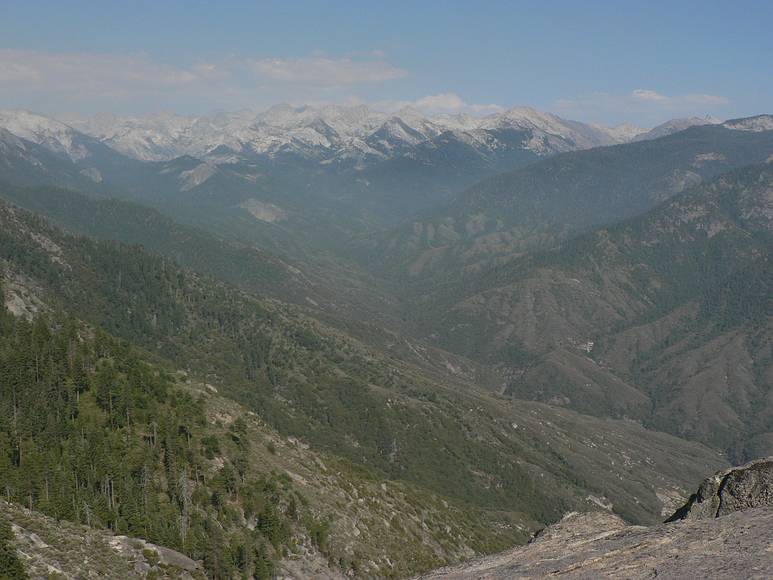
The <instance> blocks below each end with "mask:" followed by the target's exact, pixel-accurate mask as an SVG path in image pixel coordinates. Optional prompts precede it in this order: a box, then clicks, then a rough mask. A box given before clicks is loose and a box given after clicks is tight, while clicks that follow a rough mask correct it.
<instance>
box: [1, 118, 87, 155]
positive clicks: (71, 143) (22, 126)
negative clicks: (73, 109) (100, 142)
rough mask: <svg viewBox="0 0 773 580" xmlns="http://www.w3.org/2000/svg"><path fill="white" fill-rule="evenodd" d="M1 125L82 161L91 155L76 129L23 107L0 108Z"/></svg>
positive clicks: (32, 140) (18, 135) (47, 147)
mask: <svg viewBox="0 0 773 580" xmlns="http://www.w3.org/2000/svg"><path fill="white" fill-rule="evenodd" d="M0 127H2V128H4V129H6V130H7V131H9V132H10V133H12V134H13V135H15V136H16V137H20V138H22V139H26V140H27V141H31V142H32V143H35V144H37V145H41V146H43V147H45V148H46V149H49V150H50V151H53V152H54V153H58V154H62V155H66V156H67V157H69V158H70V159H71V160H72V161H80V160H82V159H85V158H87V157H89V156H90V155H91V152H90V151H89V149H88V147H86V145H85V143H84V142H83V139H82V138H79V137H82V136H81V135H80V134H79V133H78V132H77V131H76V130H74V129H73V128H72V127H70V126H69V125H65V124H64V123H62V122H61V121H57V120H55V119H51V118H50V117H46V116H44V115H39V114H37V113H32V112H30V111H26V110H21V109H4V110H0Z"/></svg>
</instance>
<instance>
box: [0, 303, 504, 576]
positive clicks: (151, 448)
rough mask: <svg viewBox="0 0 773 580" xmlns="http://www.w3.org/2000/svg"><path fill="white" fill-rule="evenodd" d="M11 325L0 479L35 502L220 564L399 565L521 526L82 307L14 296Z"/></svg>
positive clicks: (4, 316) (365, 569)
mask: <svg viewBox="0 0 773 580" xmlns="http://www.w3.org/2000/svg"><path fill="white" fill-rule="evenodd" d="M0 337H2V347H0V372H2V373H3V376H4V377H7V380H6V381H4V383H3V389H2V392H0V396H2V410H3V412H2V415H0V442H1V443H0V465H1V466H2V469H1V470H0V486H1V487H2V491H3V498H4V499H5V500H6V501H11V502H14V503H15V504H17V505H20V506H24V507H26V508H27V509H29V510H32V511H35V512H41V513H43V514H47V515H48V516H51V517H53V518H55V519H57V520H68V521H72V522H80V523H82V524H85V525H88V526H89V527H90V528H94V529H100V528H105V529H108V530H110V531H112V532H113V533H114V534H121V535H129V536H137V537H140V538H143V539H145V540H148V541H151V542H154V543H156V544H159V545H162V546H164V547H167V548H172V549H175V550H179V551H181V552H183V553H185V554H187V555H188V556H190V557H191V558H193V559H194V560H197V561H200V562H201V567H202V569H203V571H204V572H205V573H206V574H207V575H208V576H209V577H212V578H231V577H233V576H235V575H243V574H247V575H249V574H252V575H254V576H255V577H257V578H271V577H273V576H274V574H275V573H276V572H278V571H282V570H284V569H287V570H293V571H294V573H300V574H301V575H302V576H303V575H306V574H308V575H314V574H316V573H318V571H316V569H315V568H313V566H318V567H319V568H320V570H321V571H323V572H324V573H325V574H326V575H330V576H331V577H332V576H337V575H340V574H343V573H346V572H348V571H356V572H358V573H361V574H365V575H380V576H394V575H397V576H401V575H405V574H406V573H409V572H411V571H415V570H420V569H425V568H428V567H431V566H433V565H438V564H439V563H442V562H444V561H453V560H456V559H459V558H462V557H465V556H467V555H470V554H473V553H479V552H485V551H489V550H491V549H493V548H494V547H495V546H502V545H506V544H508V543H510V542H512V541H513V540H512V538H513V537H514V536H516V535H517V530H515V529H513V530H512V531H510V532H504V531H502V532H500V533H499V534H497V533H495V532H493V531H492V530H491V527H490V526H489V525H487V524H486V520H485V518H484V516H482V515H481V514H480V512H478V511H475V510H471V509H469V508H459V507H456V506H454V505H450V504H449V503H448V502H447V501H442V500H441V499H440V498H439V497H437V496H435V495H432V494H430V493H427V492H425V491H423V490H421V489H418V488H416V487H413V486H410V485H406V484H401V483H397V482H389V483H388V484H387V483H386V482H384V481H383V480H378V479H376V478H375V477H373V476H372V475H370V474H368V473H367V472H365V471H363V470H362V469H360V468H357V467H356V466H354V465H352V464H350V463H348V462H345V461H342V460H340V459H337V458H335V457H332V456H329V455H325V454H320V453H316V452H314V451H311V450H309V449H308V446H307V445H305V444H303V443H301V442H299V441H297V440H295V439H293V438H289V439H288V438H285V437H282V436H280V435H279V434H278V433H276V432H275V431H273V430H271V429H270V428H268V427H267V426H266V425H265V423H263V422H262V421H261V420H260V419H259V418H258V416H257V415H256V414H255V413H253V412H249V411H247V410H246V409H244V408H243V407H241V406H239V405H238V404H236V403H233V402H231V401H228V400H227V399H224V398H222V397H221V396H220V395H219V394H218V393H217V391H216V389H215V387H213V386H211V385H206V384H202V383H197V382H195V381H191V379H190V378H189V377H188V376H187V375H185V374H180V373H172V372H170V371H169V370H167V368H166V367H164V366H158V365H156V364H153V363H152V362H150V361H149V360H148V359H147V355H143V354H142V353H141V352H140V351H138V350H136V349H135V348H133V347H131V346H129V345H128V344H127V343H125V342H122V341H119V340H117V339H114V338H112V337H110V336H109V335H107V334H105V333H104V332H103V331H101V330H99V329H93V328H91V327H89V326H86V325H84V324H82V323H80V322H78V321H76V320H74V319H70V318H60V319H55V318H48V317H47V316H45V315H42V314H41V316H39V317H37V318H36V319H35V320H34V321H33V322H27V321H26V320H25V319H24V318H16V317H13V316H12V315H10V314H9V313H7V312H5V311H3V312H2V313H0ZM360 499H363V500H365V502H366V503H364V502H361V501H358V500H360ZM3 511H5V510H3ZM10 515H11V516H12V518H11V519H12V521H14V523H16V524H21V523H22V521H23V519H24V518H20V515H19V514H18V513H13V512H11V514H10ZM421 522H431V523H432V526H431V527H424V526H422V525H421ZM50 525H51V524H49V527H50ZM34 531H35V530H34V529H33V530H30V532H34ZM38 532H39V530H38ZM49 532H51V530H49ZM361 534H362V537H359V536H360V535H361ZM405 534H409V535H410V536H411V537H413V538H414V539H415V540H416V544H415V545H413V544H411V545H405V543H404V538H405ZM44 537H45V535H44ZM49 541H51V539H50V538H49ZM56 543H57V544H59V543H65V544H66V543H67V540H65V538H62V537H59V538H57V539H56ZM107 551H108V552H110V550H107ZM58 557H59V558H64V557H65V556H64V555H63V554H60V555H59V556H58ZM114 558H116V559H118V560H120V559H119V558H118V557H117V555H114ZM76 559H77V558H76ZM151 563H152V562H151ZM0 569H2V568H0ZM108 571H109V568H108ZM319 573H321V572H319ZM139 575H141V574H138V576H139Z"/></svg>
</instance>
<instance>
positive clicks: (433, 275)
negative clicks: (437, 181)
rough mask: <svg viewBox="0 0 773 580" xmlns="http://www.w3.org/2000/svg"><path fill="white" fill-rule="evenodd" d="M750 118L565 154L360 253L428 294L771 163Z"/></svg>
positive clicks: (768, 142) (772, 140) (764, 139)
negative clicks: (709, 181) (723, 176)
mask: <svg viewBox="0 0 773 580" xmlns="http://www.w3.org/2000/svg"><path fill="white" fill-rule="evenodd" d="M761 118H762V119H769V118H770V116H762V117H761ZM744 121H748V123H746V124H743V125H740V124H735V125H733V123H732V122H728V123H725V124H722V125H704V126H694V127H690V128H689V129H687V130H685V131H680V132H677V133H674V134H671V135H668V136H665V137H661V138H659V139H653V140H647V141H641V142H636V143H628V144H624V145H617V146H613V147H600V148H595V149H591V150H588V151H577V152H570V153H564V154H561V155H557V156H554V157H551V158H550V159H547V160H544V161H540V162H538V163H535V164H532V165H530V166H528V167H525V168H523V169H520V170H516V171H514V172H510V173H505V174H502V175H498V176H496V177H492V178H490V179H487V180H484V181H482V182H481V183H479V184H478V185H476V186H474V187H472V188H470V189H469V190H467V191H466V192H465V193H464V194H462V195H460V196H459V197H458V198H457V199H456V200H455V201H454V202H453V203H452V204H451V205H450V206H449V207H447V208H443V209H438V210H434V211H432V212H429V213H427V214H426V215H423V216H419V217H418V218H414V219H411V220H408V221H406V222H405V223H404V224H403V225H402V226H400V227H399V228H397V229H394V230H393V231H390V232H387V233H381V234H375V235H371V236H370V237H365V238H364V239H361V240H359V241H358V242H357V243H356V244H355V245H354V248H353V251H352V255H354V256H356V257H358V258H359V259H360V261H361V263H363V264H364V265H365V266H366V267H369V268H372V269H373V270H374V271H382V272H387V273H389V275H391V276H394V277H399V278H401V279H404V280H411V279H417V280H418V287H419V290H423V289H425V288H426V287H430V288H431V287H433V286H436V285H438V284H441V283H443V282H448V281H454V280H456V279H457V278H458V276H460V275H461V274H463V273H468V274H470V275H476V274H477V272H478V271H479V270H480V269H481V268H485V267H486V266H489V265H491V264H492V263H495V262H496V261H497V260H501V259H508V258H510V257H512V256H513V254H522V253H525V252H527V251H531V250H535V249H537V250H538V249H544V248H545V247H546V246H552V245H555V244H557V243H558V242H559V241H561V240H565V239H566V238H567V237H569V236H571V235H576V234H577V233H578V232H580V231H582V230H583V229H586V228H588V227H591V226H595V225H601V224H605V223H610V222H613V221H616V220H619V219H623V218H626V217H630V216H633V215H636V214H637V213H641V212H643V211H646V210H648V209H652V208H653V207H654V206H656V205H657V204H658V203H661V202H662V201H664V200H666V199H668V198H669V197H671V196H672V195H674V194H676V193H679V192H681V191H683V190H685V189H687V188H689V187H690V186H692V185H695V184H697V183H699V182H700V181H701V180H703V179H706V178H710V177H712V176H714V175H717V174H719V173H722V172H724V171H728V170H730V169H733V168H735V167H740V166H744V165H751V164H755V163H764V162H765V161H767V160H768V158H769V157H770V156H771V155H773V130H760V131H755V130H747V127H749V126H751V125H749V123H753V121H754V119H749V120H744ZM739 127H740V128H739ZM427 278H429V279H430V281H428V282H426V283H424V284H422V283H421V282H422V279H427ZM414 284H417V283H416V282H414Z"/></svg>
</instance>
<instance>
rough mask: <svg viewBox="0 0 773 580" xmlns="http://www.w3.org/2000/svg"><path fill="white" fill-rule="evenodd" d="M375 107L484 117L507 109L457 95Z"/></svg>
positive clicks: (392, 102)
mask: <svg viewBox="0 0 773 580" xmlns="http://www.w3.org/2000/svg"><path fill="white" fill-rule="evenodd" d="M374 107H375V108H377V109H382V110H385V111H396V110H398V109H402V108H403V107H413V108H414V109H418V110H419V111H422V112H424V113H430V114H432V113H447V114H457V113H468V114H472V115H484V114H489V113H499V112H501V111H504V110H505V108H504V107H502V106H500V105H495V104H475V103H468V102H467V101H465V100H464V99H462V98H461V97H460V96H459V95H457V94H456V93H440V94H437V95H427V96H425V97H421V98H420V99H416V100H413V101H400V100H396V101H379V102H376V103H374Z"/></svg>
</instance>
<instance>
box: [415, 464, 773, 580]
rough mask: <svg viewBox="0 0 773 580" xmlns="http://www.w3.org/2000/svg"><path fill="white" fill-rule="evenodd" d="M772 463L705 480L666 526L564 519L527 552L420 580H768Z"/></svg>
mask: <svg viewBox="0 0 773 580" xmlns="http://www.w3.org/2000/svg"><path fill="white" fill-rule="evenodd" d="M772 575H773V458H768V459H764V460H758V461H755V462H752V463H749V464H747V465H744V466H742V467H738V468H733V469H729V470H725V471H721V472H719V473H717V474H716V475H713V476H712V477H709V478H707V479H706V480H705V481H704V482H703V483H702V484H701V486H700V488H699V490H698V492H697V493H696V494H695V495H693V496H692V497H691V498H690V500H689V501H688V503H687V504H686V505H685V506H684V507H682V508H681V509H680V510H678V511H677V513H675V514H674V515H673V516H672V517H671V518H669V522H667V523H664V524H661V525H657V526H652V527H643V526H631V525H628V524H626V522H624V521H623V520H622V519H620V518H619V517H617V516H616V515H613V514H610V513H604V512H596V513H585V514H579V513H570V514H567V515H566V516H565V517H564V518H563V519H562V520H561V521H560V522H558V523H557V524H555V525H553V526H551V527H549V528H547V529H546V530H544V531H543V532H542V533H540V534H538V535H537V536H536V537H535V539H534V540H533V541H532V542H531V543H530V544H529V545H527V546H524V547H520V548H516V549H513V550H510V551H507V552H503V553H501V554H497V555H494V556H488V557H485V558H481V559H478V560H474V561H472V562H469V563H467V564H463V565H460V566H455V567H448V568H443V569H441V570H437V571H435V572H433V573H430V574H427V575H425V576H422V578H426V579H428V578H448V579H462V578H464V579H468V578H478V579H498V578H508V579H509V578H543V577H552V576H561V577H564V578H629V579H635V578H655V577H657V578H675V579H676V578H770V577H771V576H772Z"/></svg>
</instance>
